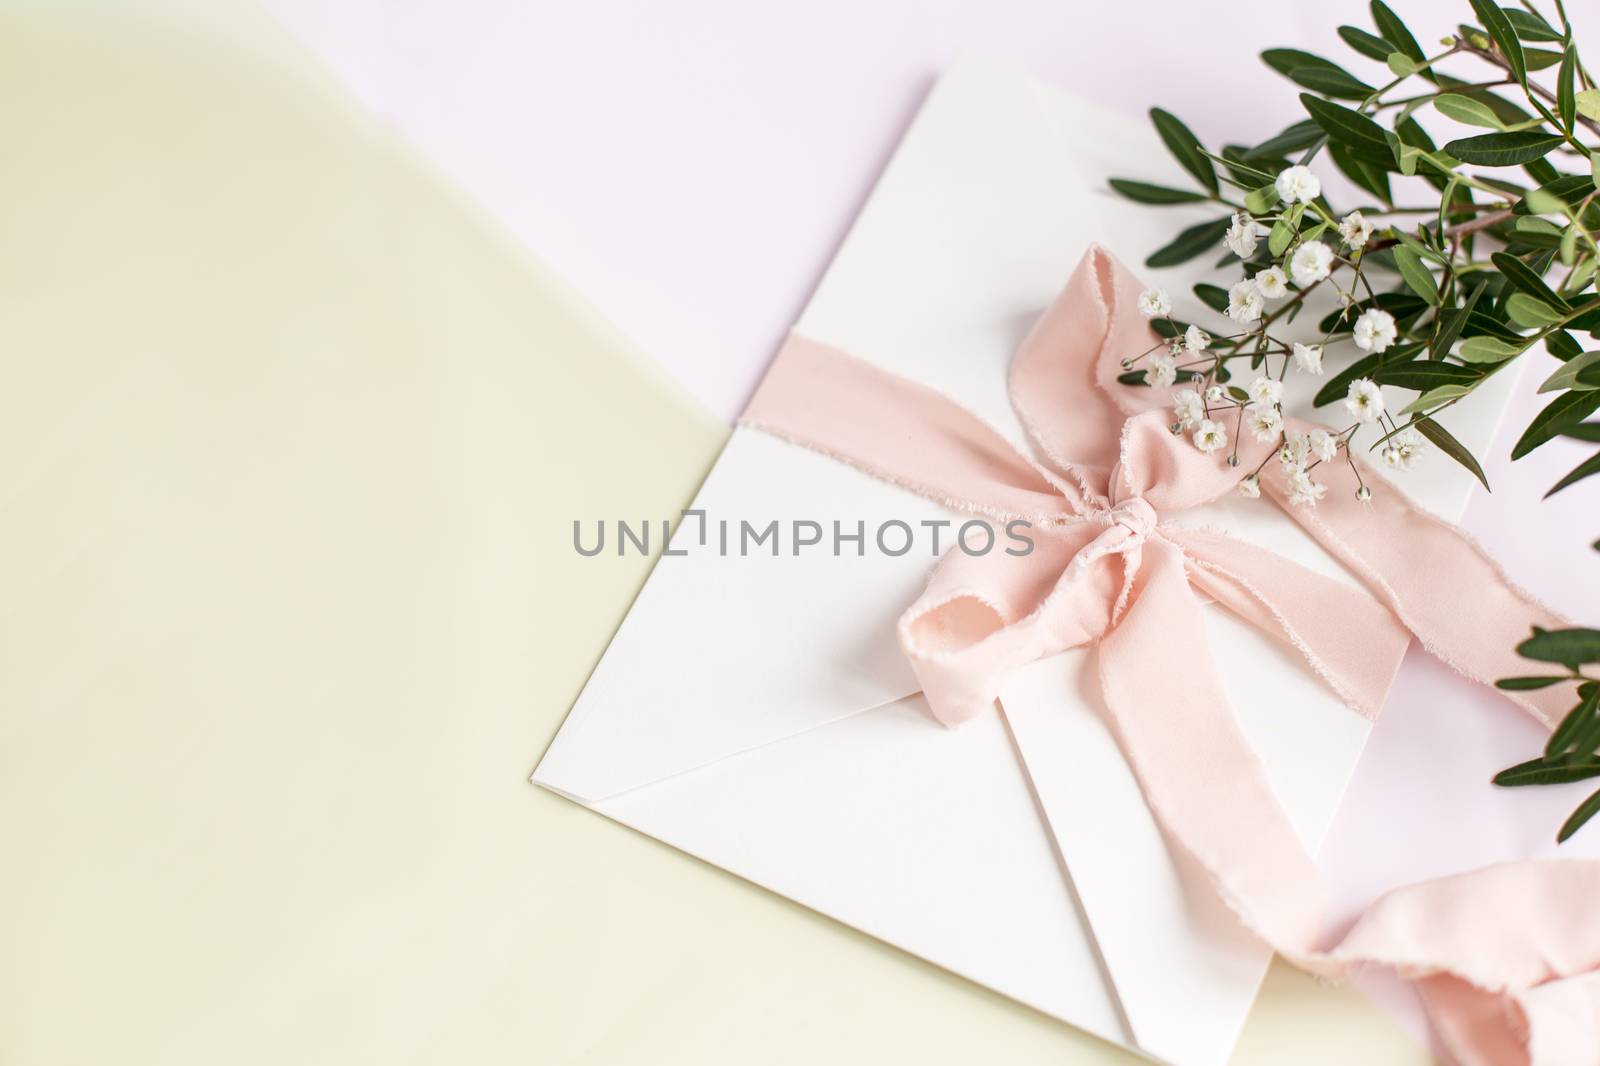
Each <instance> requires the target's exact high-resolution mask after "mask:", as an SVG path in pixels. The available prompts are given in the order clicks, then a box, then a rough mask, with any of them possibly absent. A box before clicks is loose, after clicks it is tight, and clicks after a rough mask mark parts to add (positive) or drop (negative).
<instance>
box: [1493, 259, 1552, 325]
mask: <svg viewBox="0 0 1600 1066" xmlns="http://www.w3.org/2000/svg"><path fill="white" fill-rule="evenodd" d="M1489 261H1490V262H1492V263H1493V264H1494V266H1495V269H1496V270H1498V271H1500V273H1502V274H1504V275H1505V276H1506V280H1507V281H1509V282H1510V283H1511V284H1512V285H1515V286H1516V287H1517V288H1518V289H1520V290H1522V291H1523V292H1525V293H1527V294H1528V295H1529V296H1537V297H1538V298H1539V299H1541V300H1543V301H1544V302H1545V303H1547V304H1549V305H1550V306H1551V307H1556V308H1560V309H1561V310H1563V311H1570V310H1572V305H1571V304H1569V303H1567V301H1565V300H1563V299H1562V298H1561V297H1560V296H1558V295H1557V294H1556V291H1555V290H1554V289H1552V288H1551V287H1550V286H1549V285H1547V284H1545V280H1544V278H1542V277H1540V276H1539V272H1538V271H1536V270H1534V269H1533V267H1531V266H1529V265H1528V264H1527V263H1525V262H1523V261H1522V260H1521V259H1518V258H1517V257H1516V256H1514V255H1510V254H1508V253H1506V252H1495V253H1494V254H1492V255H1490V256H1489Z"/></svg>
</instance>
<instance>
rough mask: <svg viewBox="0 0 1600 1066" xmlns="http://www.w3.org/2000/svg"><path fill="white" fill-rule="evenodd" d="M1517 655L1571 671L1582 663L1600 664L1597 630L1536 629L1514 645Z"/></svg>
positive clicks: (1578, 628) (1599, 634) (1580, 627)
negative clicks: (1571, 668)
mask: <svg viewBox="0 0 1600 1066" xmlns="http://www.w3.org/2000/svg"><path fill="white" fill-rule="evenodd" d="M1517 654H1518V655H1520V656H1522V657H1523V658H1524V659H1537V660H1538V661H1539V662H1542V663H1560V664H1561V665H1563V666H1569V667H1573V668H1576V667H1578V666H1580V665H1582V664H1584V663H1600V629H1586V628H1583V627H1582V626H1575V627H1573V628H1571V629H1539V628H1538V627H1535V628H1534V631H1533V636H1531V637H1529V638H1528V639H1527V640H1525V641H1523V642H1522V643H1521V644H1518V645H1517Z"/></svg>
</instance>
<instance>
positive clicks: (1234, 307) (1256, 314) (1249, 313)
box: [1228, 278, 1266, 326]
mask: <svg viewBox="0 0 1600 1066" xmlns="http://www.w3.org/2000/svg"><path fill="white" fill-rule="evenodd" d="M1265 306H1266V305H1265V304H1264V303H1263V302H1262V299H1261V289H1260V288H1259V287H1258V286H1257V285H1256V283H1255V282H1253V281H1251V280H1250V279H1249V278H1245V279H1244V280H1243V281H1241V282H1238V283H1237V284H1235V285H1234V286H1233V287H1232V288H1231V289H1229V290H1228V317H1229V318H1231V319H1233V320H1234V321H1235V322H1237V323H1239V324H1240V325H1241V326H1243V325H1248V324H1249V323H1251V322H1254V321H1255V320H1256V319H1258V318H1260V317H1261V312H1262V310H1263V309H1264V308H1265Z"/></svg>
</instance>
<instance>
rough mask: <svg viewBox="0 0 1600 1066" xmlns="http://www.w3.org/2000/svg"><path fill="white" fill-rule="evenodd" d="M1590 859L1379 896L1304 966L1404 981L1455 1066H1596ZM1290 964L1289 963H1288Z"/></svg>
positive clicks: (1598, 999) (1598, 895)
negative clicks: (1389, 972)
mask: <svg viewBox="0 0 1600 1066" xmlns="http://www.w3.org/2000/svg"><path fill="white" fill-rule="evenodd" d="M1596 899H1600V863H1597V862H1584V861H1559V860H1550V861H1545V862H1516V863H1504V864H1501V865H1498V866H1489V867H1485V868H1484V869H1481V870H1475V871H1472V872H1470V873H1465V874H1458V875H1456V876H1454V877H1446V878H1440V879H1438V880H1433V881H1425V882H1423V883H1421V884H1417V885H1409V886H1407V887H1405V888H1401V889H1397V890H1395V891H1394V892H1391V893H1389V894H1388V895H1387V896H1384V897H1383V898H1382V899H1380V900H1379V901H1378V902H1377V903H1375V904H1373V906H1372V907H1371V908H1370V909H1368V911H1367V912H1366V913H1365V914H1364V915H1362V917H1361V920H1360V921H1359V922H1357V924H1356V926H1355V928H1354V929H1352V930H1351V931H1350V933H1349V935H1348V936H1346V937H1345V939H1344V941H1343V943H1341V944H1340V945H1339V946H1338V947H1336V948H1334V949H1333V951H1332V952H1331V953H1329V954H1328V955H1327V956H1324V957H1322V958H1320V959H1315V960H1310V961H1311V966H1312V968H1315V969H1321V970H1322V971H1323V972H1328V971H1329V970H1330V969H1332V970H1334V971H1336V972H1348V971H1349V970H1352V969H1355V968H1358V967H1361V966H1368V965H1379V966H1384V967H1387V968H1389V969H1393V970H1395V971H1396V972H1397V973H1399V974H1400V975H1401V976H1402V977H1408V978H1411V979H1413V980H1415V981H1416V983H1417V988H1418V991H1419V992H1420V993H1421V995H1422V999H1423V1005H1424V1006H1425V1008H1426V1009H1427V1012H1428V1015H1429V1019H1430V1020H1431V1021H1432V1023H1433V1026H1434V1030H1435V1032H1437V1033H1438V1035H1439V1039H1440V1042H1441V1043H1442V1044H1443V1045H1444V1046H1445V1048H1446V1049H1447V1050H1448V1051H1449V1053H1450V1055H1451V1057H1452V1058H1454V1059H1455V1060H1456V1061H1457V1062H1458V1063H1459V1064H1460V1066H1506V1064H1513V1063H1514V1064H1518V1066H1522V1064H1526V1066H1595V1064H1596V1063H1600V922H1596V921H1594V920H1593V919H1592V917H1591V915H1590V913H1589V912H1590V911H1592V910H1593V907H1594V901H1595V900H1596ZM1297 961H1298V960H1297Z"/></svg>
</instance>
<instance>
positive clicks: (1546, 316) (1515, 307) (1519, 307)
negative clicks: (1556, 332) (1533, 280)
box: [1506, 292, 1561, 329]
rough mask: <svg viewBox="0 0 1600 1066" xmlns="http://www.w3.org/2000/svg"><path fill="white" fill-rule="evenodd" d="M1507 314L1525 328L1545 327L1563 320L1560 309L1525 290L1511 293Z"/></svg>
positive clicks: (1507, 303)
mask: <svg viewBox="0 0 1600 1066" xmlns="http://www.w3.org/2000/svg"><path fill="white" fill-rule="evenodd" d="M1506 314H1507V315H1509V316H1510V318H1511V321H1513V322H1515V323H1516V324H1517V325H1519V326H1521V327H1523V328H1524V329H1543V328H1544V327H1545V326H1553V325H1555V324H1556V323H1557V322H1560V321H1561V312H1560V311H1557V310H1556V309H1555V308H1554V307H1551V306H1550V305H1549V304H1547V303H1545V302H1544V301H1543V300H1541V299H1539V298H1538V297H1537V296H1529V295H1528V294H1527V293H1525V292H1515V293H1512V294H1511V299H1509V300H1507V301H1506Z"/></svg>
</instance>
